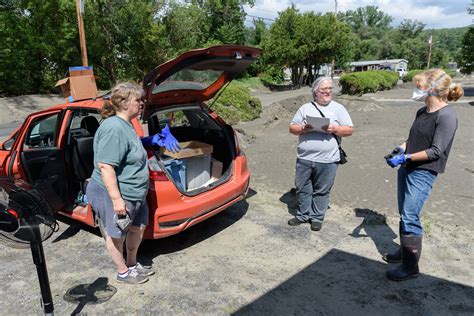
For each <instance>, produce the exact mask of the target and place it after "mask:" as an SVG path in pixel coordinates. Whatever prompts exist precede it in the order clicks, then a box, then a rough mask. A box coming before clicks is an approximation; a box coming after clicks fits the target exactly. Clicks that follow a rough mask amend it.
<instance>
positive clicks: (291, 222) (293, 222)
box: [288, 217, 304, 226]
mask: <svg viewBox="0 0 474 316" xmlns="http://www.w3.org/2000/svg"><path fill="white" fill-rule="evenodd" d="M303 223H304V222H302V221H300V220H299V219H297V218H296V217H293V218H292V219H290V220H288V225H290V226H298V225H301V224H303Z"/></svg>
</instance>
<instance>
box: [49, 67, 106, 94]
mask: <svg viewBox="0 0 474 316" xmlns="http://www.w3.org/2000/svg"><path fill="white" fill-rule="evenodd" d="M58 86H59V87H61V90H62V92H63V95H64V97H65V98H66V100H67V101H68V102H74V101H78V100H85V99H91V98H95V97H97V85H96V83H95V76H94V71H93V69H92V66H84V67H69V77H67V78H63V79H60V80H58V81H57V82H56V85H55V87H58Z"/></svg>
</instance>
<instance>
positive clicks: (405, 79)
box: [403, 69, 425, 82]
mask: <svg viewBox="0 0 474 316" xmlns="http://www.w3.org/2000/svg"><path fill="white" fill-rule="evenodd" d="M423 71H425V70H423V69H413V70H410V71H409V72H407V74H406V75H405V76H404V77H403V82H412V81H413V77H415V76H416V75H417V74H419V73H422V72H423Z"/></svg>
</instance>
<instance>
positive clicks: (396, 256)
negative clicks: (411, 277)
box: [382, 223, 402, 263]
mask: <svg viewBox="0 0 474 316" xmlns="http://www.w3.org/2000/svg"><path fill="white" fill-rule="evenodd" d="M398 236H400V238H402V223H399V224H398ZM400 244H401V241H400ZM382 259H383V260H384V261H386V262H388V263H400V262H402V249H401V247H398V249H397V250H396V251H395V252H393V253H384V254H383V255H382Z"/></svg>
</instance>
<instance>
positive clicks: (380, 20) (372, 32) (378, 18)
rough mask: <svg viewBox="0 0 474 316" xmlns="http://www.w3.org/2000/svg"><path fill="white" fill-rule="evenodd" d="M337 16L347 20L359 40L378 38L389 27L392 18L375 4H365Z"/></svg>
mask: <svg viewBox="0 0 474 316" xmlns="http://www.w3.org/2000/svg"><path fill="white" fill-rule="evenodd" d="M339 18H341V19H342V20H343V21H345V22H347V24H349V25H350V26H351V28H352V30H353V31H354V32H355V33H356V34H357V35H359V37H360V39H361V40H365V39H370V38H374V37H377V38H380V37H381V35H383V33H384V32H386V31H387V30H388V29H389V28H390V23H392V21H393V18H392V17H391V16H390V15H388V14H385V13H384V12H382V11H380V10H379V9H378V7H376V6H366V7H363V8H362V7H361V8H357V9H356V10H348V11H346V12H342V13H339Z"/></svg>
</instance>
